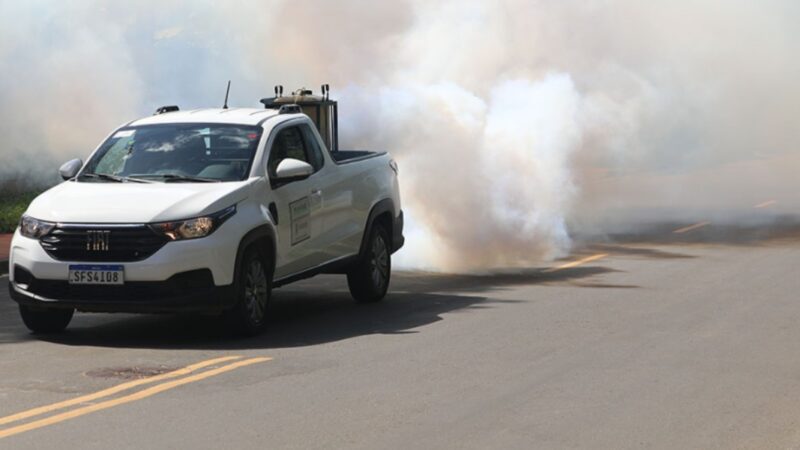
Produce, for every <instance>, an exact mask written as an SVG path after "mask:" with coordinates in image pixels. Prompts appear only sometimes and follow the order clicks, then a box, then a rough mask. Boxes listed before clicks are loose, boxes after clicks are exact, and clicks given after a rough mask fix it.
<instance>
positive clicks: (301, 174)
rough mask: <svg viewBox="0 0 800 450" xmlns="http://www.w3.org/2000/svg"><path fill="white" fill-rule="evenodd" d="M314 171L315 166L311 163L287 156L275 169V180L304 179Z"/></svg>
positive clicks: (284, 181)
mask: <svg viewBox="0 0 800 450" xmlns="http://www.w3.org/2000/svg"><path fill="white" fill-rule="evenodd" d="M313 173H314V167H312V166H311V164H309V163H307V162H305V161H300V160H299V159H294V158H286V159H284V160H282V161H281V162H280V163H278V168H277V169H275V175H276V177H275V178H276V179H275V181H280V182H283V183H286V182H289V181H297V180H302V179H304V178H308V177H310V176H311V174H313Z"/></svg>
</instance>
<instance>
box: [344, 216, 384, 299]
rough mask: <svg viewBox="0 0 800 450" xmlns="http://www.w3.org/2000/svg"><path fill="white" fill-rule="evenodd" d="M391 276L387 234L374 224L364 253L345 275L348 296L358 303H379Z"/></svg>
mask: <svg viewBox="0 0 800 450" xmlns="http://www.w3.org/2000/svg"><path fill="white" fill-rule="evenodd" d="M391 276H392V252H391V251H390V250H389V234H388V233H387V232H386V230H385V229H384V228H383V227H382V226H380V225H377V224H376V225H375V226H374V227H373V228H372V232H371V233H370V236H369V241H367V248H366V252H365V253H364V255H363V256H362V258H361V260H360V261H359V262H358V263H356V265H355V266H353V268H352V269H350V271H349V272H348V273H347V286H348V287H349V288H350V295H352V296H353V299H354V300H355V301H357V302H359V303H374V302H378V301H381V300H383V298H384V297H385V296H386V291H388V290H389V281H390V280H391Z"/></svg>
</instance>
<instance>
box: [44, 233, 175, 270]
mask: <svg viewBox="0 0 800 450" xmlns="http://www.w3.org/2000/svg"><path fill="white" fill-rule="evenodd" d="M40 242H41V244H42V248H44V250H45V251H46V252H47V254H48V255H50V256H52V257H53V258H54V259H57V260H59V261H82V262H130V261H141V260H143V259H146V258H148V257H150V256H151V255H152V254H153V253H155V252H157V251H158V249H160V248H161V247H163V246H164V244H166V243H167V242H169V239H168V238H167V237H166V236H161V235H159V234H157V233H156V232H154V231H153V230H151V229H150V228H149V227H148V226H146V225H125V226H119V225H114V226H110V225H102V224H98V225H85V226H84V225H81V226H77V225H58V226H57V227H56V228H55V229H53V230H52V231H51V232H50V233H48V234H47V236H44V237H43V238H41V240H40Z"/></svg>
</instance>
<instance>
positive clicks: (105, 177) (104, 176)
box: [81, 173, 152, 183]
mask: <svg viewBox="0 0 800 450" xmlns="http://www.w3.org/2000/svg"><path fill="white" fill-rule="evenodd" d="M81 177H86V178H96V179H100V180H107V181H114V182H116V183H125V182H128V181H132V182H134V183H152V181H147V180H141V179H139V178H134V177H121V176H118V175H111V174H110V173H84V174H83V175H81Z"/></svg>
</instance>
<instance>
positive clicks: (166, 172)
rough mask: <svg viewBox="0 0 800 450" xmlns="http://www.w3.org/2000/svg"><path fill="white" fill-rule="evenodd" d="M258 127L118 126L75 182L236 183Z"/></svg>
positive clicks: (248, 162) (253, 146)
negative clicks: (120, 127)
mask: <svg viewBox="0 0 800 450" xmlns="http://www.w3.org/2000/svg"><path fill="white" fill-rule="evenodd" d="M261 131H262V128H261V127H257V126H246V125H226V124H196V123H192V124H165V125H147V126H140V127H126V128H122V129H120V130H119V131H117V132H116V133H114V135H113V136H111V137H110V138H109V139H108V140H107V141H106V142H104V143H103V145H102V146H101V147H100V149H99V150H98V151H97V152H96V153H95V154H94V155H93V156H92V158H91V160H90V161H89V163H88V164H87V165H86V168H85V169H84V171H83V172H81V175H80V176H79V179H80V180H81V181H93V182H97V181H102V182H112V181H118V182H119V181H164V182H169V181H183V182H219V181H240V180H243V179H245V178H246V177H247V175H248V174H249V172H250V166H251V164H252V162H253V157H254V156H255V153H256V147H257V146H258V141H259V138H260V137H261Z"/></svg>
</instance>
